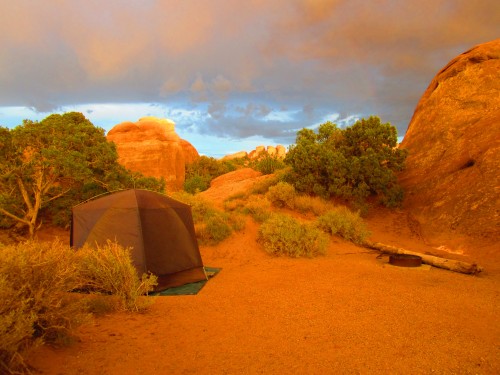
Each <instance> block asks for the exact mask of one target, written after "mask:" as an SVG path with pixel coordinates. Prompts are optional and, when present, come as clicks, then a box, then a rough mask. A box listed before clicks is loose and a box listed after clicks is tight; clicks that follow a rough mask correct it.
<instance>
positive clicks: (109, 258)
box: [77, 241, 158, 311]
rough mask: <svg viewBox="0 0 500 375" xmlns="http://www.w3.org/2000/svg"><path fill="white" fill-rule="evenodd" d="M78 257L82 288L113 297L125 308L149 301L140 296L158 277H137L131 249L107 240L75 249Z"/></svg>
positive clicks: (139, 308)
mask: <svg viewBox="0 0 500 375" xmlns="http://www.w3.org/2000/svg"><path fill="white" fill-rule="evenodd" d="M77 256H78V258H79V259H78V260H79V262H78V264H79V270H78V272H79V273H80V275H81V277H82V279H83V280H84V286H83V289H85V290H87V291H91V292H93V293H102V294H111V295H113V296H116V297H117V298H118V299H119V301H120V305H121V306H120V307H121V308H123V309H125V310H130V311H140V310H143V309H144V308H145V307H147V306H149V305H150V304H151V303H152V299H151V298H149V299H140V298H141V296H143V295H144V294H148V293H149V292H151V291H152V290H153V289H154V287H155V286H156V285H157V284H158V283H157V279H158V278H157V277H156V276H155V275H152V274H143V275H142V277H141V278H139V276H138V275H137V270H136V268H135V267H134V265H133V263H132V258H131V256H130V249H128V248H123V247H122V246H120V245H119V244H117V243H116V242H111V241H108V243H107V244H106V245H103V246H99V245H95V246H88V245H86V246H84V247H83V248H82V249H80V250H78V251H77Z"/></svg>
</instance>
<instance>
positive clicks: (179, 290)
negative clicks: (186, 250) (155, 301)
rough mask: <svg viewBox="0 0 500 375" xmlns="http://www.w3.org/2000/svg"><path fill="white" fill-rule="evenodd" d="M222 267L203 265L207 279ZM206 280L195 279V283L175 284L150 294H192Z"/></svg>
mask: <svg viewBox="0 0 500 375" xmlns="http://www.w3.org/2000/svg"><path fill="white" fill-rule="evenodd" d="M221 269H222V268H213V267H205V273H206V274H207V277H208V280H210V279H211V278H212V277H214V276H215V275H217V274H218V273H219V272H220V270H221ZM208 280H202V281H197V282H195V283H189V284H185V285H181V286H176V287H173V288H168V289H165V290H162V291H160V292H156V293H152V294H150V295H152V296H182V295H194V294H198V292H199V291H200V290H201V288H203V287H204V286H205V284H206V283H207V282H208Z"/></svg>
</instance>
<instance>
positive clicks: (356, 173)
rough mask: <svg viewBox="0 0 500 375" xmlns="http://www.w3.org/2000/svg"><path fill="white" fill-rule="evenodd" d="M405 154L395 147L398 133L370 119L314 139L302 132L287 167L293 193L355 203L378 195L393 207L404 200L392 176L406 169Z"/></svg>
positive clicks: (322, 131) (325, 129)
mask: <svg viewBox="0 0 500 375" xmlns="http://www.w3.org/2000/svg"><path fill="white" fill-rule="evenodd" d="M406 154H407V152H406V150H403V149H400V148H398V147H397V132H396V128H395V127H393V126H392V125H390V124H389V123H386V124H382V123H381V122H380V119H379V118H378V117H370V118H368V119H362V120H359V121H357V122H356V123H355V124H354V125H352V126H350V127H347V128H345V129H339V128H337V125H335V124H333V123H331V122H326V123H324V124H322V125H321V126H320V127H319V129H318V133H315V132H314V131H313V130H311V129H302V130H301V131H299V132H298V133H297V139H296V144H295V145H293V146H292V147H291V148H290V150H289V152H288V153H287V156H286V158H285V162H286V163H287V164H288V165H289V166H290V167H291V170H290V172H289V176H288V181H290V182H292V183H293V185H294V186H295V188H296V189H297V191H300V192H304V193H308V194H315V195H318V196H321V197H324V198H330V197H341V198H346V199H349V200H354V201H358V202H362V201H364V200H366V198H367V197H369V196H370V195H376V196H378V197H379V199H380V201H381V202H382V203H383V204H384V205H386V206H388V207H394V206H397V205H399V204H400V203H401V201H402V199H403V190H402V188H401V187H400V186H399V184H398V182H397V179H396V175H395V172H397V171H400V170H402V169H403V168H404V161H405V158H406Z"/></svg>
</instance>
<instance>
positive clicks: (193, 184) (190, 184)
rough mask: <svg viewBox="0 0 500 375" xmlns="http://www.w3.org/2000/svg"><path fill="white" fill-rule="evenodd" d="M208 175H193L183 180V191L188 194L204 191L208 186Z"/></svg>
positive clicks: (209, 179) (209, 178)
mask: <svg viewBox="0 0 500 375" xmlns="http://www.w3.org/2000/svg"><path fill="white" fill-rule="evenodd" d="M210 181H211V177H210V176H200V175H194V176H191V177H189V178H187V179H186V181H184V191H186V192H188V193H190V194H196V193H199V192H201V191H205V190H207V189H208V188H209V187H210Z"/></svg>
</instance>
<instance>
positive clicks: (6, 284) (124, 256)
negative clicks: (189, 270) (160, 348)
mask: <svg viewBox="0 0 500 375" xmlns="http://www.w3.org/2000/svg"><path fill="white" fill-rule="evenodd" d="M0 259H1V262H0V374H8V373H15V372H23V371H26V370H27V367H26V365H25V363H24V356H25V354H26V353H27V351H28V350H29V349H30V348H32V347H33V346H34V345H36V344H39V343H47V344H55V345H61V344H66V343H68V342H70V341H71V340H72V339H73V332H74V329H75V328H76V327H77V326H78V325H80V324H81V323H83V322H85V321H87V320H88V319H90V318H91V314H90V311H91V310H95V308H96V306H97V305H98V304H100V305H101V306H102V305H103V304H108V305H109V303H108V302H109V299H113V300H114V301H116V300H117V301H118V303H119V307H120V308H124V309H127V310H131V311H137V310H140V309H143V308H145V307H146V306H147V305H149V304H150V303H152V301H153V300H152V299H151V298H149V299H146V298H142V299H140V298H141V295H143V294H145V293H147V292H149V291H150V290H152V288H153V286H154V285H156V276H152V275H147V276H143V277H142V279H139V277H138V276H137V271H136V270H135V268H134V267H133V265H132V261H131V258H130V253H129V251H128V249H124V248H122V247H121V246H119V245H117V244H116V243H111V242H109V243H108V244H107V245H105V246H101V247H98V248H95V249H94V248H90V247H85V248H83V249H81V250H79V251H76V252H75V251H74V250H73V249H71V248H70V247H69V246H66V245H63V244H62V243H61V242H60V241H55V242H52V243H39V242H34V241H31V242H25V243H20V244H16V245H10V246H1V245H0ZM75 291H87V292H90V293H92V294H80V293H71V292H75ZM96 293H97V294H105V295H106V296H105V297H104V298H106V301H104V298H103V299H101V298H96V297H98V296H97V295H96ZM106 310H107V311H110V307H109V306H106Z"/></svg>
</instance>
